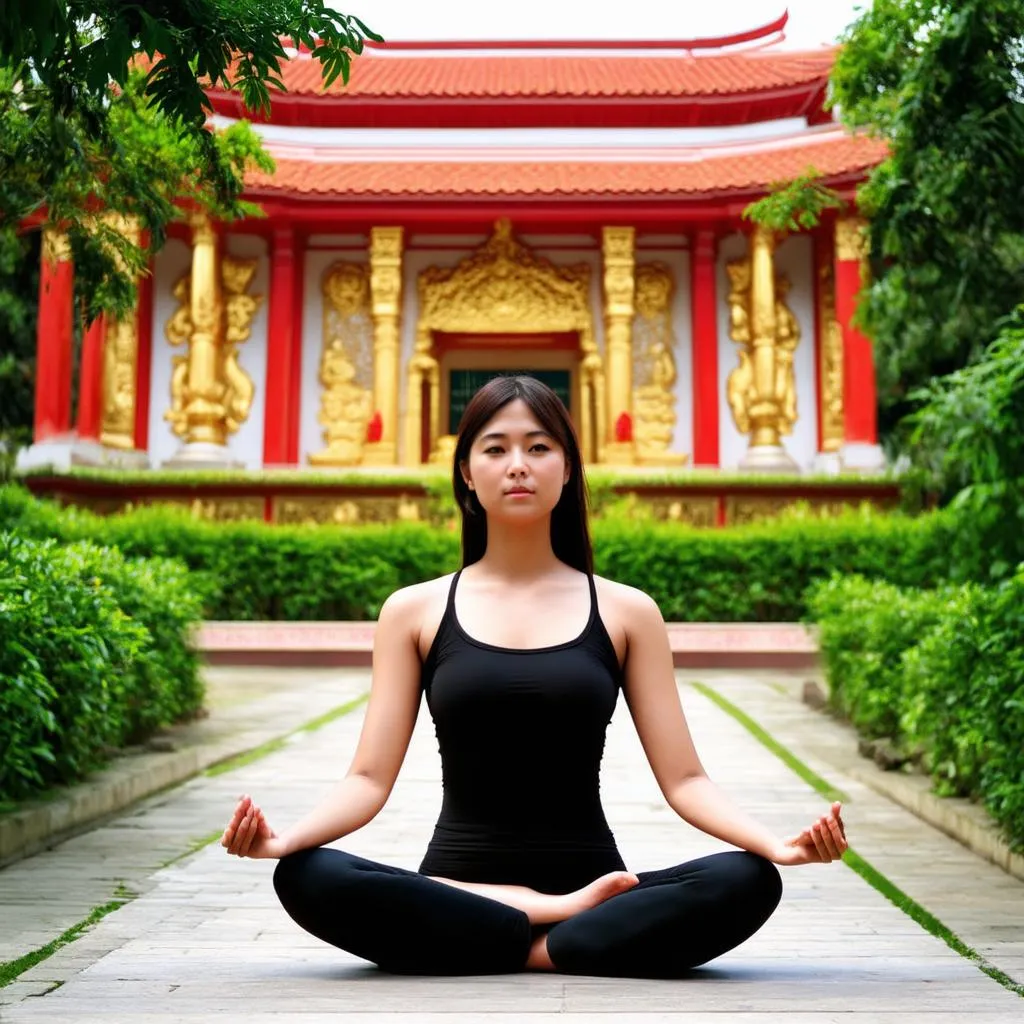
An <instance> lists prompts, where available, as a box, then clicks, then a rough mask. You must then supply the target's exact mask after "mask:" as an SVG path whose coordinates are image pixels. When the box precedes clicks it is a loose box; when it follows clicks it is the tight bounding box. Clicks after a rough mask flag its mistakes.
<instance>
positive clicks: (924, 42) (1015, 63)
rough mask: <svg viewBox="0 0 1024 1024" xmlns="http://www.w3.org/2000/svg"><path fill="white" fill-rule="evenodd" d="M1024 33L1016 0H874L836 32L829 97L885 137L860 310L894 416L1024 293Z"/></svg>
mask: <svg viewBox="0 0 1024 1024" xmlns="http://www.w3.org/2000/svg"><path fill="white" fill-rule="evenodd" d="M1022 40H1024V5H1022V4H1021V3H1020V0H875V3H874V4H872V5H870V6H869V7H868V9H866V10H865V11H864V13H863V14H862V15H861V17H860V18H859V20H858V21H857V22H855V23H854V24H853V25H852V26H851V27H850V29H849V30H848V31H847V34H846V36H845V38H844V39H843V40H842V44H843V45H842V49H841V50H840V53H839V56H838V59H837V62H836V65H835V69H834V71H833V75H832V88H833V100H834V102H835V103H836V104H837V106H838V108H839V110H840V112H841V114H842V117H843V120H844V121H845V122H846V124H847V125H848V126H850V127H852V128H857V129H867V130H869V131H873V132H876V133H878V134H880V135H882V136H883V137H884V138H885V139H886V140H887V141H888V143H889V147H890V156H889V158H888V159H887V160H885V161H883V162H882V163H881V164H880V165H879V166H878V167H877V168H876V169H875V170H874V171H873V173H872V174H871V175H870V177H869V178H868V180H867V182H866V183H865V185H864V186H863V187H862V188H861V189H860V191H859V192H858V197H857V200H858V205H859V206H860V208H861V209H862V210H863V212H864V213H865V214H866V215H867V216H868V218H869V220H870V229H869V234H870V245H871V257H872V275H873V282H872V284H871V286H870V288H869V289H867V291H866V292H865V295H864V298H863V301H862V302H861V305H860V309H859V312H858V317H859V319H860V320H861V322H862V325H863V326H864V327H865V329H866V330H867V332H868V333H869V334H870V335H871V337H872V338H873V339H874V341H875V353H876V367H877V373H878V381H879V399H880V402H881V404H882V406H883V412H884V413H885V420H886V422H887V423H889V424H893V423H896V422H897V421H898V420H899V419H900V418H901V417H902V416H903V414H904V413H905V412H906V409H907V406H906V398H907V395H908V393H909V392H911V391H913V390H915V389H916V388H918V387H920V386H922V385H923V384H925V383H926V382H927V381H928V380H929V378H931V377H933V376H938V375H942V374H945V373H949V372H951V371H953V370H957V369H959V368H961V367H963V366H965V365H966V364H967V363H969V362H971V361H973V360H974V359H976V358H977V357H978V355H979V354H980V353H981V352H982V350H983V349H984V348H985V347H986V346H987V345H988V344H990V343H991V342H992V340H993V338H994V337H995V335H996V333H997V330H998V324H999V322H1000V320H1001V319H1002V318H1003V317H1005V316H1006V315H1007V314H1008V313H1010V311H1011V310H1012V308H1013V306H1014V305H1016V303H1017V302H1019V301H1020V296H1021V295H1022V294H1024V203H1022V202H1021V190H1020V181H1021V167H1022V166H1024V84H1022V79H1021V75H1020V67H1021V61H1022V56H1024V43H1022ZM893 440H894V442H895V443H897V444H902V445H905V441H906V438H905V436H904V435H903V434H902V432H898V433H897V435H896V436H895V437H894V438H893ZM906 450H907V452H908V454H909V455H910V456H911V457H913V456H914V449H913V447H912V446H909V447H907V449H906Z"/></svg>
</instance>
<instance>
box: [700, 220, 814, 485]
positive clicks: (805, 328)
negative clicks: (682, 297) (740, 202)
mask: <svg viewBox="0 0 1024 1024" xmlns="http://www.w3.org/2000/svg"><path fill="white" fill-rule="evenodd" d="M746 252H747V239H746V236H745V235H743V234H742V232H735V233H733V234H731V235H727V236H725V237H723V238H722V239H721V240H720V241H719V246H718V260H717V268H716V282H717V292H716V296H715V302H716V306H717V309H718V320H717V323H718V417H719V434H718V436H719V462H720V465H721V468H722V469H736V468H737V467H738V466H739V463H740V460H741V459H742V458H743V456H744V454H745V453H746V451H747V448H748V447H749V444H750V439H749V436H748V435H746V434H741V433H740V432H739V430H738V429H737V428H736V422H735V421H734V420H733V417H732V409H731V408H730V407H729V400H728V397H727V394H726V384H727V382H728V379H729V374H730V373H732V371H733V370H734V369H735V368H736V366H737V365H738V364H739V360H738V357H737V352H738V351H739V346H738V345H737V344H736V343H735V342H734V341H733V340H732V339H731V338H730V337H729V303H728V301H727V299H728V295H729V275H728V274H727V273H726V269H725V264H726V262H727V261H729V260H732V259H736V258H737V257H740V256H743V255H744V254H745V253H746ZM775 266H776V268H777V269H778V270H780V271H781V272H782V273H784V274H786V275H787V277H789V279H790V282H791V288H790V292H789V296H788V298H787V304H788V305H789V308H790V309H791V310H792V311H793V315H794V316H795V317H796V318H797V322H798V323H799V324H800V343H799V344H798V345H797V349H796V352H795V353H794V357H793V373H794V377H795V379H796V394H797V421H796V424H795V425H794V427H793V433H792V434H790V435H788V436H786V437H784V438H782V443H783V446H784V447H785V449H786V451H787V452H789V454H790V455H791V456H792V457H793V459H794V460H795V461H796V463H797V465H798V466H799V467H800V469H801V470H803V471H807V470H809V469H811V468H812V466H813V463H814V459H815V455H816V453H817V433H818V388H817V383H816V379H815V372H814V290H813V273H814V250H813V244H812V241H811V238H810V236H809V235H798V236H795V237H791V238H788V239H787V240H786V241H785V242H783V243H782V245H780V246H779V248H778V249H777V250H776V254H775Z"/></svg>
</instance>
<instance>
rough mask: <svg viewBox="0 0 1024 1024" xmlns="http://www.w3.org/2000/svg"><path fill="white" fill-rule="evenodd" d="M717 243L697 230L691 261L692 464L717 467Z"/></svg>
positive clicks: (711, 232)
mask: <svg viewBox="0 0 1024 1024" xmlns="http://www.w3.org/2000/svg"><path fill="white" fill-rule="evenodd" d="M716 249H717V245H716V240H715V234H714V232H713V231H698V232H697V234H696V235H695V236H694V239H693V251H692V254H691V258H690V304H691V307H690V308H691V316H692V321H693V464H694V465H695V466H717V465H718V309H717V305H718V304H717V300H716V298H715V294H716V287H715V269H716V268H715V254H716Z"/></svg>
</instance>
